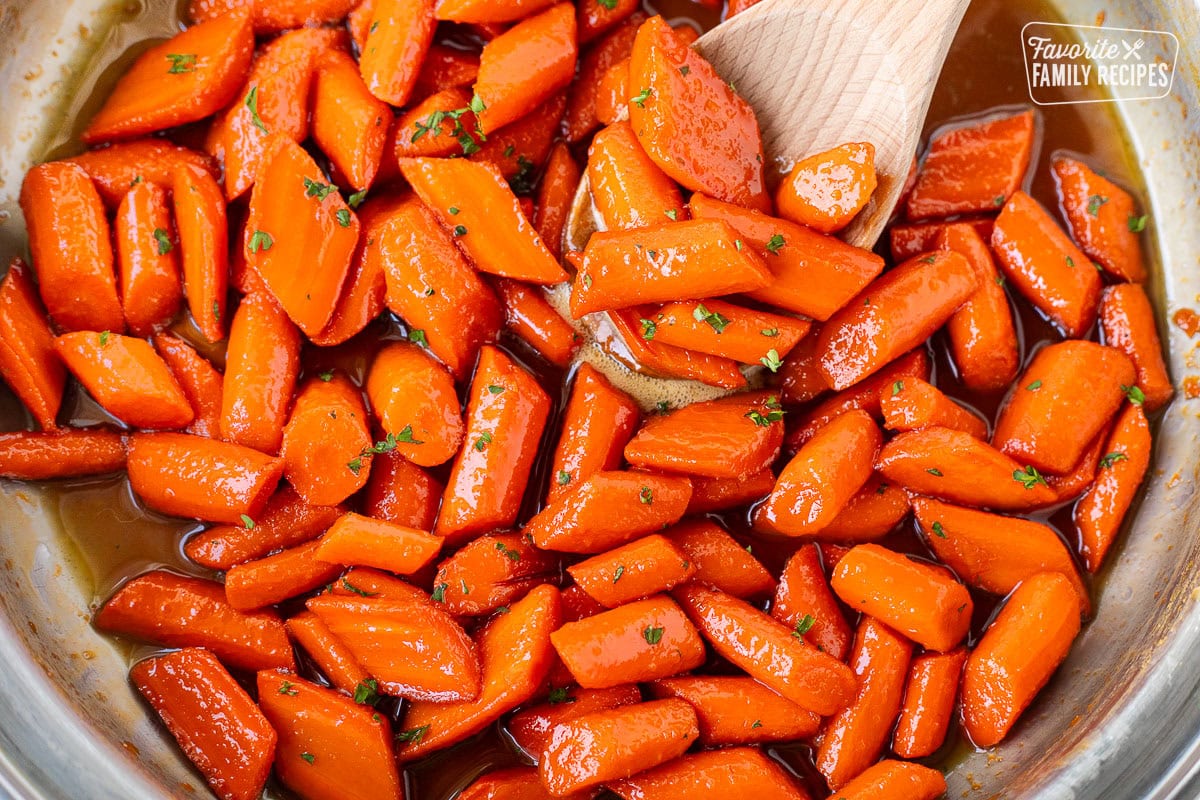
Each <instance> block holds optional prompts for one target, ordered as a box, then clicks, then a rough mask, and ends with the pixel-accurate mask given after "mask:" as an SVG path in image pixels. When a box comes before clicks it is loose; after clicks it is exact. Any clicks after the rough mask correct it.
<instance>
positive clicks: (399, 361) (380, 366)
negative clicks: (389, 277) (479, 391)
mask: <svg viewBox="0 0 1200 800" xmlns="http://www.w3.org/2000/svg"><path fill="white" fill-rule="evenodd" d="M366 390H367V397H368V398H369V399H370V401H371V411H372V413H373V414H374V415H375V417H376V419H378V420H379V424H380V425H381V426H382V427H383V430H384V431H386V432H387V434H388V436H389V437H391V438H389V439H388V441H387V442H386V446H387V447H389V448H394V449H395V450H396V452H398V453H399V454H400V455H402V456H404V457H405V458H407V459H408V460H409V461H411V462H413V463H414V464H417V465H418V466H422V467H435V466H437V465H438V464H444V463H445V462H447V461H449V460H450V459H452V458H454V456H455V454H457V453H458V451H459V448H460V447H461V445H462V442H463V421H462V413H461V411H460V410H459V405H458V393H457V392H456V391H455V389H454V377H453V376H452V375H451V374H450V372H449V371H448V370H447V369H446V368H445V367H443V366H441V365H440V364H438V363H437V362H436V361H434V360H433V359H432V358H430V357H429V356H428V355H426V354H425V352H424V350H422V348H421V347H419V346H418V345H415V344H413V343H412V342H395V343H393V344H389V345H388V346H386V347H384V348H383V349H382V350H380V351H379V353H378V354H376V356H375V360H374V361H373V362H372V363H371V369H370V371H369V372H368V373H367V384H366ZM365 460H366V459H363V460H362V461H359V462H357V463H358V464H359V469H361V468H362V465H363V461H365ZM352 464H353V462H352ZM351 469H352V470H353V469H354V467H353V465H352V466H351Z"/></svg>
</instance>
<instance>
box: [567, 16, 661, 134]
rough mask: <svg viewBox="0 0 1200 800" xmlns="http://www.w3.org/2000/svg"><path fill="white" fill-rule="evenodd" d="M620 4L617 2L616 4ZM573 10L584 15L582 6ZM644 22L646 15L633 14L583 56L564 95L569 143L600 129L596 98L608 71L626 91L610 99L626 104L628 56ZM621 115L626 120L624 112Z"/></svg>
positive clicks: (581, 30) (582, 35)
mask: <svg viewBox="0 0 1200 800" xmlns="http://www.w3.org/2000/svg"><path fill="white" fill-rule="evenodd" d="M621 1H622V0H618V3H620V2H621ZM585 2H590V0H585ZM577 8H578V11H579V12H582V11H584V8H583V7H582V6H578V7H577ZM577 13H578V12H577ZM645 21H646V15H645V14H644V13H642V12H641V11H635V12H634V13H633V15H632V16H630V17H629V18H627V19H626V20H625V21H624V22H622V23H620V24H619V25H617V27H616V28H614V29H613V30H612V31H610V32H609V33H607V34H606V35H605V36H604V38H602V39H600V40H599V41H597V42H596V43H595V44H593V45H592V46H591V47H589V48H587V49H586V50H585V51H584V52H583V55H582V56H581V57H580V59H579V69H578V73H577V75H576V76H575V81H574V82H573V83H572V84H571V89H570V91H569V92H568V94H567V113H566V119H565V120H564V123H565V124H564V126H563V127H564V130H565V134H566V138H567V141H568V142H569V143H571V144H575V143H576V142H579V141H581V140H582V139H583V138H584V137H586V136H587V135H588V134H589V133H591V132H592V131H594V130H595V129H596V128H597V127H599V126H600V122H601V120H600V116H599V111H600V108H599V105H600V98H601V97H602V96H604V95H606V90H605V86H604V83H605V81H606V80H607V75H608V72H609V70H610V69H612V70H614V78H616V77H621V79H622V80H623V81H624V82H625V84H626V89H625V90H623V91H621V92H619V93H615V94H614V97H613V99H615V100H617V99H619V100H618V102H620V104H621V106H622V109H624V107H625V104H627V103H628V102H629V91H628V86H627V85H628V83H629V54H630V53H631V52H633V41H634V39H635V38H636V37H637V30H638V28H639V27H640V26H641V24H642V23H643V22H645ZM577 22H578V25H579V28H578V31H579V41H580V43H581V44H582V43H583V42H585V41H586V38H585V37H586V36H587V26H586V24H585V23H584V21H583V19H582V18H579V19H578V20H577ZM625 113H626V116H628V110H627V109H626V110H625ZM615 121H616V117H615V116H612V115H609V119H608V120H607V121H606V123H605V124H608V123H611V122H615Z"/></svg>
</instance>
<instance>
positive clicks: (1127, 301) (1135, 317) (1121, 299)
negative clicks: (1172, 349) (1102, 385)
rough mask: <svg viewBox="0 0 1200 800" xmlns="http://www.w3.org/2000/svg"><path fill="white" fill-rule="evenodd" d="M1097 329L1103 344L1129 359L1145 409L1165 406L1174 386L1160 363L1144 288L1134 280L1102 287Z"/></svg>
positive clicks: (1153, 319) (1151, 309)
mask: <svg viewBox="0 0 1200 800" xmlns="http://www.w3.org/2000/svg"><path fill="white" fill-rule="evenodd" d="M1100 330H1101V332H1102V333H1103V334H1104V342H1105V344H1107V345H1108V346H1109V347H1115V348H1117V349H1118V350H1120V351H1121V352H1123V353H1124V354H1125V355H1127V356H1129V359H1130V360H1131V361H1133V365H1134V367H1135V368H1136V369H1137V386H1138V388H1139V389H1141V390H1142V394H1143V395H1144V396H1145V398H1146V399H1145V401H1144V405H1145V407H1146V410H1147V411H1157V410H1158V409H1160V408H1162V407H1163V406H1164V405H1166V404H1167V402H1168V401H1169V400H1170V399H1171V396H1172V395H1173V394H1174V393H1175V389H1174V387H1173V386H1172V385H1171V376H1170V375H1168V374H1167V365H1166V364H1165V363H1164V362H1163V356H1162V342H1161V341H1160V340H1159V338H1158V327H1157V324H1156V316H1155V313H1154V307H1153V306H1151V305H1150V298H1149V297H1147V296H1146V290H1145V289H1143V288H1142V287H1141V286H1139V285H1137V284H1136V283H1123V284H1118V285H1117V286H1110V287H1108V288H1107V289H1105V290H1104V294H1103V295H1101V299H1100Z"/></svg>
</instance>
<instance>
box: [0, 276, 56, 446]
mask: <svg viewBox="0 0 1200 800" xmlns="http://www.w3.org/2000/svg"><path fill="white" fill-rule="evenodd" d="M0 377H2V378H4V382H5V383H7V384H8V386H9V388H10V389H12V390H13V393H15V394H16V395H17V397H18V398H19V399H20V400H21V402H22V403H23V404H24V405H25V407H26V408H27V409H29V413H30V414H32V415H33V418H34V419H35V420H37V423H38V425H40V426H41V428H42V430H47V431H48V430H53V429H54V428H56V427H58V423H57V421H56V420H57V418H58V409H59V406H61V405H62V396H63V386H64V385H65V382H66V371H65V369H64V368H63V365H62V361H61V360H60V359H59V357H58V353H57V352H55V350H54V334H53V333H52V332H51V330H50V326H49V324H48V323H47V322H46V312H45V310H44V309H43V308H42V301H41V300H40V299H39V298H38V296H37V290H36V289H35V288H34V285H33V281H32V279H31V278H30V275H29V268H28V267H27V266H25V264H24V262H22V261H21V260H20V259H14V260H13V262H12V264H10V265H9V267H8V272H7V273H6V274H5V276H4V280H3V282H0Z"/></svg>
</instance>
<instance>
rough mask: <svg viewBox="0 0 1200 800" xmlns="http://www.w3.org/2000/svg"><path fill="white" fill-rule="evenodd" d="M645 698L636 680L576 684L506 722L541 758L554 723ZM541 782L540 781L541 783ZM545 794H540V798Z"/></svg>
mask: <svg viewBox="0 0 1200 800" xmlns="http://www.w3.org/2000/svg"><path fill="white" fill-rule="evenodd" d="M640 702H642V692H641V690H640V689H639V688H638V687H637V686H636V685H634V684H626V685H623V686H613V687H611V688H608V689H580V688H573V689H569V690H562V691H560V692H553V693H551V695H550V698H549V702H547V703H542V704H540V705H536V706H531V707H529V708H526V709H523V710H521V711H518V712H517V713H516V714H513V716H512V719H510V720H509V721H508V725H507V726H505V727H506V730H507V731H508V733H509V735H510V736H512V738H513V741H514V742H516V744H517V746H518V747H520V748H521V749H522V750H523V751H525V753H527V754H528V755H529V756H530V757H531V758H532V759H533V760H534V761H540V760H541V759H542V756H544V755H545V752H546V748H547V747H548V746H549V745H550V741H551V739H550V736H551V734H552V733H553V732H554V728H555V726H557V725H559V724H560V723H564V722H568V721H570V720H572V719H575V718H576V717H581V716H583V715H584V714H590V713H591V712H593V711H603V710H607V709H613V708H622V707H624V706H631V705H635V704H637V703H640ZM539 786H540V784H539ZM542 796H544V790H543V795H539V798H540V797H542Z"/></svg>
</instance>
